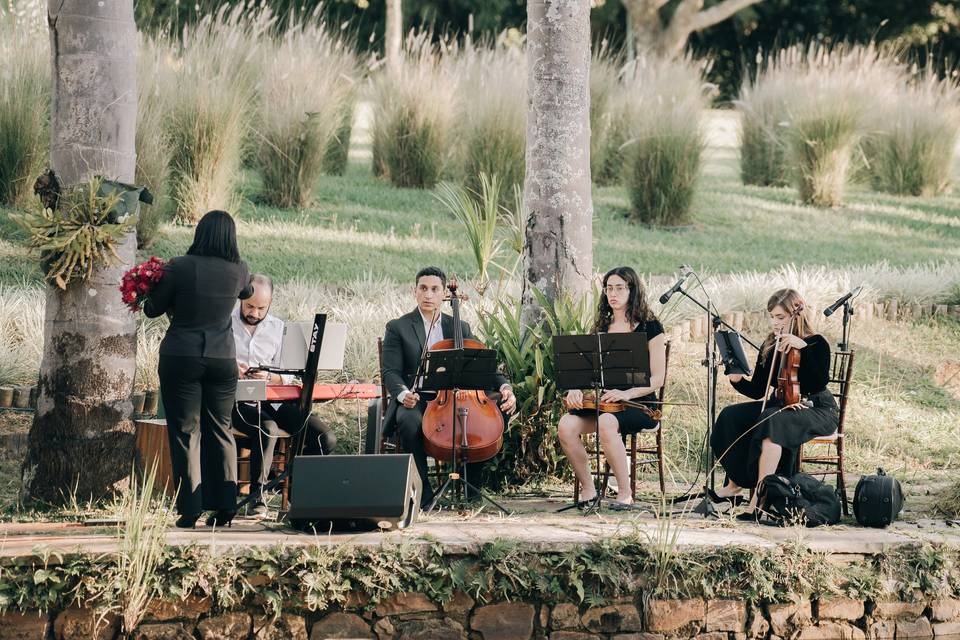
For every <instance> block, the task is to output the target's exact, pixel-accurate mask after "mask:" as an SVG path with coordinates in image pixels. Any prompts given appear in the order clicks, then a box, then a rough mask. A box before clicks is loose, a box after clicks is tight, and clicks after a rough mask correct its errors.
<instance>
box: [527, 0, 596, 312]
mask: <svg viewBox="0 0 960 640" xmlns="http://www.w3.org/2000/svg"><path fill="white" fill-rule="evenodd" d="M527 25H528V27H527V87H528V89H527V92H528V104H527V158H526V177H525V181H524V203H525V206H526V208H527V215H528V217H527V229H526V240H525V246H524V261H525V271H526V273H525V276H526V277H525V279H524V291H523V305H524V311H523V317H524V320H525V321H526V322H528V323H530V322H536V321H537V320H538V319H539V316H540V311H541V310H540V308H539V305H538V304H537V300H536V298H535V297H534V294H533V290H534V289H537V290H539V291H540V292H542V293H543V294H544V295H545V296H546V298H547V299H548V300H550V301H553V300H555V299H557V298H558V297H559V296H560V295H562V294H569V295H571V296H574V297H577V296H579V295H582V294H583V293H585V292H587V291H588V290H589V288H590V279H591V276H592V274H593V200H592V197H591V193H590V186H591V181H590V2H589V0H527Z"/></svg>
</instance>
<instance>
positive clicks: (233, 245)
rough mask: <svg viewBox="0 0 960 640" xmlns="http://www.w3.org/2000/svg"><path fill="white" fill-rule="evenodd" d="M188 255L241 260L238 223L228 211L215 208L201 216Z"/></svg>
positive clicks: (232, 260) (234, 260) (233, 260)
mask: <svg viewBox="0 0 960 640" xmlns="http://www.w3.org/2000/svg"><path fill="white" fill-rule="evenodd" d="M187 255H188V256H209V257H213V258H223V259H224V260H229V261H230V262H240V248H239V247H238V246H237V225H236V224H235V223H234V222H233V218H232V217H230V214H229V213H227V212H226V211H219V210H216V209H214V210H213V211H208V212H207V213H205V214H204V216H203V217H202V218H200V222H198V223H197V229H196V231H195V232H194V233H193V244H191V245H190V248H189V249H187Z"/></svg>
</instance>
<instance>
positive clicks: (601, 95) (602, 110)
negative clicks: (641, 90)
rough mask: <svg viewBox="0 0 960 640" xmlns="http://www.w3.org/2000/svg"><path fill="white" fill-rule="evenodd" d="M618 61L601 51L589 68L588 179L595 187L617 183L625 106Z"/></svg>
mask: <svg viewBox="0 0 960 640" xmlns="http://www.w3.org/2000/svg"><path fill="white" fill-rule="evenodd" d="M619 77H620V68H619V66H618V60H617V59H616V58H614V57H611V56H609V55H606V54H605V53H603V52H601V53H599V54H596V55H594V57H593V62H592V64H591V66H590V176H591V178H592V179H593V182H594V183H595V184H598V185H610V184H615V183H617V182H619V181H620V178H621V174H622V169H623V163H622V158H621V153H622V150H621V147H622V146H623V143H624V142H625V141H626V135H627V131H626V128H627V127H626V125H627V119H626V115H627V114H626V106H627V99H626V98H625V96H624V91H623V87H622V85H621V84H620V80H619Z"/></svg>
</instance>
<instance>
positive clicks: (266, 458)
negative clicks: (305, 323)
mask: <svg viewBox="0 0 960 640" xmlns="http://www.w3.org/2000/svg"><path fill="white" fill-rule="evenodd" d="M250 281H251V283H252V284H253V286H254V287H256V291H255V292H254V294H253V295H252V296H250V297H249V298H247V299H246V300H243V301H241V303H240V305H239V306H238V307H237V309H236V311H234V313H233V338H234V341H235V342H236V344H237V369H238V372H239V375H240V378H241V379H256V380H266V381H267V383H268V384H291V383H292V382H293V377H292V376H288V375H283V376H281V375H279V374H276V373H270V372H268V371H250V370H251V369H254V368H256V367H259V366H263V367H271V366H272V367H277V366H278V365H279V364H280V347H281V345H282V344H283V326H284V322H283V320H281V319H279V318H277V317H276V316H273V315H271V314H270V305H271V303H272V302H273V281H272V280H271V279H270V277H269V276H266V275H263V274H259V273H258V274H254V275H253V276H252V277H251V279H250ZM301 421H302V418H301V416H300V409H299V407H298V406H297V404H296V403H293V402H285V403H266V402H264V403H257V402H237V403H236V404H235V405H234V409H233V427H234V428H235V429H236V430H237V431H240V432H242V433H244V434H245V435H247V436H249V437H250V439H251V441H252V442H251V446H250V494H251V500H250V503H249V504H251V505H253V507H252V513H253V514H254V515H266V513H267V507H266V504H265V503H264V500H263V485H264V484H266V482H267V479H268V477H269V475H270V466H271V463H272V461H273V450H274V447H275V445H276V443H277V438H278V437H279V436H280V435H281V429H282V430H283V432H285V433H286V434H289V435H293V434H295V433H297V432H299V431H300V430H301V427H303V428H305V430H306V432H305V434H304V449H303V451H302V453H304V454H305V455H317V454H328V453H330V452H331V451H332V450H333V447H334V446H335V445H336V443H337V439H336V436H335V435H334V434H333V432H332V431H331V430H330V427H329V426H328V425H326V424H324V423H323V422H322V421H321V420H320V419H319V418H318V417H317V416H314V415H311V416H310V417H309V418H308V419H307V423H306V425H302V424H301Z"/></svg>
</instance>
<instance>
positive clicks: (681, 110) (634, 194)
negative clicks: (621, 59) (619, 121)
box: [622, 58, 707, 225]
mask: <svg viewBox="0 0 960 640" xmlns="http://www.w3.org/2000/svg"><path fill="white" fill-rule="evenodd" d="M624 84H625V92H624V96H625V99H626V100H627V103H626V113H627V126H628V129H627V131H628V139H627V141H626V142H625V143H624V145H623V151H622V153H623V172H624V173H623V181H624V185H625V186H626V188H627V193H628V196H629V199H630V215H631V217H632V218H634V219H635V220H639V221H641V222H644V223H647V224H655V225H680V224H684V223H686V222H688V221H689V220H690V205H691V202H692V200H693V190H694V186H695V184H696V180H697V177H698V175H699V173H700V163H701V159H702V155H703V149H704V141H703V136H702V135H701V133H700V118H701V115H702V112H703V109H704V108H705V106H706V99H707V93H706V91H705V85H704V83H703V82H702V80H701V74H700V70H699V69H698V68H697V67H696V66H694V65H693V64H692V63H691V62H690V61H689V60H678V61H673V60H660V59H653V58H651V59H638V60H637V61H635V62H632V63H630V65H629V66H628V67H626V68H625V73H624Z"/></svg>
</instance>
